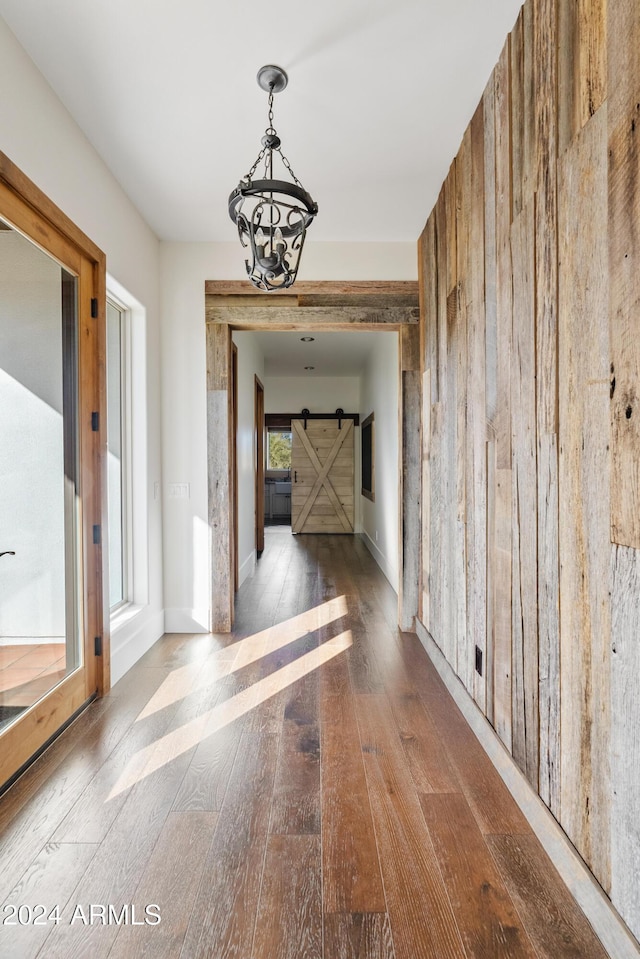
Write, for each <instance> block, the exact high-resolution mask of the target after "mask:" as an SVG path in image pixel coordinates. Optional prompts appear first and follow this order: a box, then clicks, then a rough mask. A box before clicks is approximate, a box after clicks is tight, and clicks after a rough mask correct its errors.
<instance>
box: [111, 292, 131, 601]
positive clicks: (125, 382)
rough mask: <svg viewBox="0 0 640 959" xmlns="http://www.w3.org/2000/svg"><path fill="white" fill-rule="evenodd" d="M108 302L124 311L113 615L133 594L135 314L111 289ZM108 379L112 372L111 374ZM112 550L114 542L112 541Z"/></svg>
mask: <svg viewBox="0 0 640 959" xmlns="http://www.w3.org/2000/svg"><path fill="white" fill-rule="evenodd" d="M107 302H108V303H110V304H111V306H113V307H114V308H115V309H116V310H117V311H118V313H119V314H120V404H119V409H120V491H121V492H120V496H121V507H122V519H121V531H120V532H121V543H122V551H121V568H122V592H123V597H122V599H121V600H120V601H119V602H117V603H115V604H114V605H113V606H111V607H110V612H111V615H112V616H113V615H114V614H116V613H117V612H118V610H120V609H122V608H123V607H124V606H128V605H129V603H130V602H131V597H132V595H133V536H132V529H131V527H132V523H131V519H132V517H131V502H132V495H133V481H132V470H131V463H132V456H131V422H132V417H131V313H130V310H129V309H128V308H127V307H126V306H125V305H124V304H123V303H122V302H121V301H120V300H118V299H117V298H116V297H115V296H114V295H113V294H112V293H111V292H110V291H109V292H108V293H107ZM107 382H108V374H107ZM109 548H110V549H111V542H110V543H109Z"/></svg>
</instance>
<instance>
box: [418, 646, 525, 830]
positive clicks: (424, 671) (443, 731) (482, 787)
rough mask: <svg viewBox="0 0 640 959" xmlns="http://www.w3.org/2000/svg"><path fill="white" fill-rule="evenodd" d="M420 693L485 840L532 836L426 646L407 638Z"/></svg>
mask: <svg viewBox="0 0 640 959" xmlns="http://www.w3.org/2000/svg"><path fill="white" fill-rule="evenodd" d="M400 641H401V642H402V644H403V649H404V650H405V652H406V656H407V662H408V665H409V667H410V668H411V671H412V673H413V675H414V676H415V680H416V682H417V683H418V684H419V688H420V698H421V700H422V702H423V703H424V706H425V708H426V710H427V712H428V714H429V716H430V717H431V719H432V720H433V722H434V723H435V726H436V728H437V730H438V734H439V736H440V740H441V744H442V747H443V748H444V749H445V750H446V754H447V755H448V757H449V761H450V763H451V765H452V767H453V769H454V772H455V774H456V778H457V780H458V783H459V788H460V789H461V790H462V793H463V795H464V796H465V798H466V800H467V802H468V803H469V806H470V807H471V810H472V812H473V814H474V816H475V818H476V820H477V822H478V825H479V826H480V829H481V831H482V832H483V833H485V834H491V833H500V834H502V833H526V832H529V831H530V827H529V824H528V823H527V821H526V819H525V818H524V816H523V814H522V813H521V812H520V809H519V808H518V806H517V805H516V803H515V801H514V800H513V799H512V797H511V795H510V794H509V791H508V790H507V787H506V786H505V784H504V782H503V781H502V779H501V778H500V776H499V775H498V773H497V771H496V769H495V767H494V766H493V764H492V763H491V761H490V760H489V758H488V756H487V755H486V753H485V752H484V750H483V748H482V746H481V745H480V743H479V742H478V740H477V739H476V737H475V735H474V733H473V732H472V730H471V728H470V727H469V726H468V725H467V723H466V721H465V719H464V717H463V715H462V713H461V712H460V710H459V709H458V707H457V706H456V705H455V703H454V702H453V701H452V699H451V697H450V696H449V693H448V692H447V690H446V688H445V686H444V683H443V682H442V680H441V679H440V677H439V676H438V674H437V673H436V671H435V667H434V666H433V664H432V663H431V662H430V660H429V659H428V657H427V656H426V655H423V652H424V650H423V647H422V645H421V643H420V640H419V639H418V638H417V637H416V636H415V635H414V634H410V633H403V634H402V636H401V640H400Z"/></svg>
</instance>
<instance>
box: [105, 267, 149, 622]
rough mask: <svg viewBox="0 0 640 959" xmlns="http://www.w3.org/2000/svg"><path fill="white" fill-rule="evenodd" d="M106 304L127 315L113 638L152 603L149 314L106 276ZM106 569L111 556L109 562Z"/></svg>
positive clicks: (125, 320)
mask: <svg viewBox="0 0 640 959" xmlns="http://www.w3.org/2000/svg"><path fill="white" fill-rule="evenodd" d="M107 300H109V301H110V302H111V303H113V305H114V306H115V307H116V308H117V309H118V310H120V311H121V313H122V314H123V322H122V326H123V327H124V330H123V334H124V335H123V336H122V340H121V345H122V353H123V354H124V355H123V356H122V359H121V369H122V384H121V386H122V398H121V410H122V420H123V437H122V447H123V449H122V461H123V474H124V478H123V500H124V501H125V502H124V503H123V514H124V520H123V526H124V536H123V553H124V554H125V555H124V556H123V559H124V561H125V567H124V568H125V570H126V572H125V574H124V577H123V579H124V585H125V598H124V599H123V600H122V602H120V603H118V604H117V605H116V606H114V607H113V608H112V609H111V611H110V613H111V616H110V619H111V633H112V638H113V635H114V633H115V632H116V631H117V630H118V629H120V628H123V627H125V625H126V624H127V623H128V622H129V621H130V620H131V619H132V618H133V617H134V616H135V615H136V613H138V612H139V611H140V610H141V609H142V608H143V607H144V606H147V605H148V601H149V600H148V595H149V593H148V590H149V573H148V561H149V550H148V502H147V382H146V365H147V364H146V310H145V309H144V307H143V306H142V305H141V304H140V303H139V302H138V301H137V300H136V299H135V298H134V297H133V296H131V294H130V293H129V292H128V291H127V290H126V289H125V288H124V287H123V286H122V285H121V284H120V283H119V282H118V281H117V280H115V279H114V278H113V277H112V276H110V275H109V274H107ZM106 562H107V568H108V557H107V559H106Z"/></svg>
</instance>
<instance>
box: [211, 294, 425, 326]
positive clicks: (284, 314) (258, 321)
mask: <svg viewBox="0 0 640 959" xmlns="http://www.w3.org/2000/svg"><path fill="white" fill-rule="evenodd" d="M205 310H206V320H207V323H219V324H228V325H229V326H232V327H233V328H234V329H235V330H258V329H269V330H308V329H311V328H313V329H314V330H316V329H317V330H353V329H360V330H362V329H377V328H378V327H384V329H386V330H392V331H393V330H398V329H401V327H403V326H405V325H407V324H413V325H414V326H416V328H417V326H418V322H419V319H420V310H419V307H418V306H417V305H416V306H411V307H407V306H400V307H396V306H386V307H378V306H376V305H371V306H348V305H347V306H342V307H325V306H306V307H298V306H287V307H285V305H284V304H282V309H281V310H278V311H277V310H274V308H273V305H272V306H243V304H242V303H241V302H240V303H238V305H237V306H223V307H220V306H218V305H217V303H216V302H215V301H213V300H211V299H210V298H207V301H206V306H205Z"/></svg>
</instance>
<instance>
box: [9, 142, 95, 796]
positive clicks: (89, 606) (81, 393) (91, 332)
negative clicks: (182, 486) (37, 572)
mask: <svg viewBox="0 0 640 959" xmlns="http://www.w3.org/2000/svg"><path fill="white" fill-rule="evenodd" d="M0 216H3V217H4V218H5V219H7V220H8V221H9V222H10V223H11V224H12V225H13V226H14V227H15V228H16V229H17V230H18V232H20V233H22V234H23V235H24V236H25V237H27V239H29V240H31V241H32V242H33V243H35V244H36V246H39V247H40V248H41V249H42V250H43V251H44V252H45V253H47V254H48V255H50V256H52V257H53V258H54V259H57V260H58V262H60V263H61V264H62V265H63V266H65V267H66V268H73V272H74V273H75V274H76V275H77V276H78V306H77V311H78V315H77V338H78V346H77V350H78V359H77V376H78V386H77V396H78V400H77V404H78V405H77V421H78V489H79V493H80V499H81V509H80V511H79V515H80V519H79V528H78V535H77V539H78V542H79V546H78V557H77V571H76V576H77V589H78V597H79V610H80V617H81V628H82V634H81V635H82V641H83V662H84V668H83V670H82V673H81V674H79V673H78V672H77V671H76V672H73V673H71V674H70V675H69V676H67V677H65V679H63V680H62V682H61V683H59V684H58V686H56V687H55V688H54V689H53V690H52V691H51V692H50V693H48V694H47V695H46V696H45V697H44V698H43V699H41V700H40V701H39V702H38V703H36V704H35V705H34V706H33V707H31V708H30V709H29V710H27V712H26V713H25V716H24V718H23V719H21V720H17V721H16V722H15V723H14V724H12V725H11V726H9V727H8V728H7V729H6V731H5V732H3V734H2V746H3V749H2V759H1V760H0V786H2V784H5V783H6V782H7V781H9V782H10V781H12V779H13V778H15V775H16V774H17V773H18V772H19V771H20V770H21V768H23V767H24V765H26V764H27V763H28V762H29V761H30V760H31V759H32V758H33V757H34V755H37V754H38V753H39V752H40V751H41V750H42V748H44V746H45V745H46V744H47V743H48V741H50V739H51V738H52V737H53V736H55V735H57V733H58V732H59V731H60V729H61V728H63V727H64V725H66V723H68V722H69V721H70V720H71V719H72V718H73V716H74V715H75V714H76V713H77V712H78V711H79V710H80V709H81V708H82V707H83V706H84V705H85V704H86V703H87V702H88V701H89V700H90V699H91V698H93V697H95V696H100V695H102V694H104V693H105V692H106V691H107V690H108V689H109V685H110V648H109V609H108V603H109V590H108V582H107V577H108V571H107V569H106V568H105V566H106V564H105V563H104V562H103V558H106V555H107V552H106V550H107V503H106V489H107V484H106V470H107V455H106V449H107V416H106V370H105V364H104V356H105V351H106V345H105V344H106V258H105V255H104V253H103V252H102V251H101V250H100V249H99V248H98V247H97V246H96V245H95V244H94V243H93V242H92V241H91V240H90V239H89V238H88V237H87V236H85V234H84V233H83V232H82V231H81V230H79V229H78V227H77V226H76V225H75V224H74V223H73V222H72V221H71V220H70V219H69V218H68V217H67V216H66V215H65V214H64V213H63V212H62V211H61V210H60V209H59V208H58V207H57V206H56V205H55V204H54V203H52V202H51V200H49V198H48V197H47V196H46V195H45V194H44V193H42V191H41V190H40V189H39V188H38V187H37V186H36V185H35V184H34V183H32V182H31V180H29V179H28V178H27V177H26V176H25V175H24V174H23V173H22V172H21V171H20V170H19V169H18V167H17V166H15V164H14V163H12V161H11V160H9V158H8V157H7V156H5V155H4V154H3V153H0ZM96 425H97V429H94V428H93V427H94V426H96Z"/></svg>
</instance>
